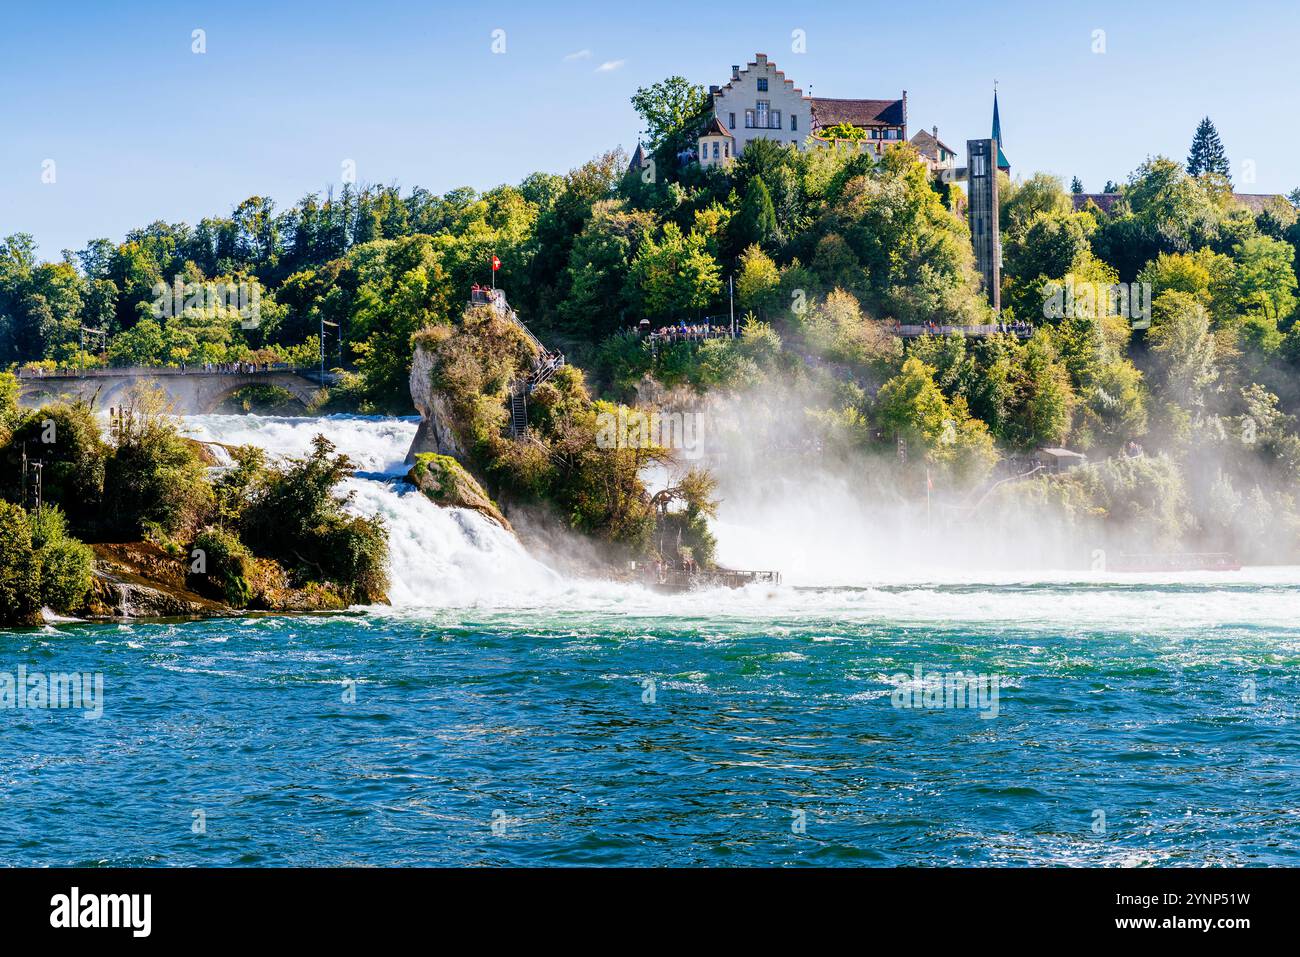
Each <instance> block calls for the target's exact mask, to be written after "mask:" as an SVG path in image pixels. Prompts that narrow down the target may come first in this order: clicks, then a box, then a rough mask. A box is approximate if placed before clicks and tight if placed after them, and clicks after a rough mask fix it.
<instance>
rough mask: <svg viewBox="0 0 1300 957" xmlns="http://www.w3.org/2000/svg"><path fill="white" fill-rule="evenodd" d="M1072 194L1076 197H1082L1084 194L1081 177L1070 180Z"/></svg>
mask: <svg viewBox="0 0 1300 957" xmlns="http://www.w3.org/2000/svg"><path fill="white" fill-rule="evenodd" d="M1070 192H1071V193H1073V194H1074V195H1075V196H1080V195H1082V194H1083V182H1082V181H1081V180H1080V179H1079V177H1077V176H1075V177H1073V178H1072V179H1071V180H1070Z"/></svg>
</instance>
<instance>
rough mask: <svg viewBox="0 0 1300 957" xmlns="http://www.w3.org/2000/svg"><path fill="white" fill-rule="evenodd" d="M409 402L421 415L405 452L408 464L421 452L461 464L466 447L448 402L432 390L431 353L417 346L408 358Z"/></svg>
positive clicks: (445, 397)
mask: <svg viewBox="0 0 1300 957" xmlns="http://www.w3.org/2000/svg"><path fill="white" fill-rule="evenodd" d="M411 402H412V404H414V405H415V408H416V411H418V412H419V413H420V428H419V429H418V430H417V431H416V433H415V441H414V442H412V443H411V450H410V451H409V452H407V453H406V462H407V464H408V465H410V464H413V463H414V462H415V458H416V456H417V455H420V454H421V453H424V452H435V453H437V454H438V455H450V456H453V457H454V458H457V459H460V460H461V461H464V460H465V448H464V446H463V445H462V444H461V441H460V437H459V436H457V435H456V429H455V422H454V418H453V416H452V412H451V403H450V402H449V401H448V399H447V396H446V395H444V394H443V393H442V392H440V391H439V390H437V389H435V388H434V387H433V354H432V353H431V352H430V351H429V350H428V349H426V348H424V347H423V346H421V345H418V344H417V345H416V347H415V355H414V356H413V357H412V359H411Z"/></svg>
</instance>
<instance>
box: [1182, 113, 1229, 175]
mask: <svg viewBox="0 0 1300 957" xmlns="http://www.w3.org/2000/svg"><path fill="white" fill-rule="evenodd" d="M1187 172H1188V173H1190V174H1191V175H1193V176H1205V175H1206V174H1217V175H1219V176H1223V177H1225V178H1227V177H1229V176H1230V175H1231V173H1232V165H1231V164H1230V163H1229V162H1228V154H1227V153H1226V152H1225V151H1224V149H1223V141H1222V140H1221V139H1219V131H1218V130H1217V129H1215V128H1214V124H1213V123H1212V122H1210V118H1209V117H1208V116H1207V117H1206V118H1205V119H1203V120H1201V122H1200V125H1199V126H1197V127H1196V135H1195V136H1193V137H1192V149H1191V152H1190V153H1188V154H1187Z"/></svg>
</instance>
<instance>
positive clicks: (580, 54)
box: [564, 50, 591, 61]
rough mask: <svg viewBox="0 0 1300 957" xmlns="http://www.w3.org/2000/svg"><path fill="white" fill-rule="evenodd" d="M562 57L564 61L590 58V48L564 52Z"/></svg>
mask: <svg viewBox="0 0 1300 957" xmlns="http://www.w3.org/2000/svg"><path fill="white" fill-rule="evenodd" d="M564 59H565V60H566V61H568V60H590V59H591V51H590V50H576V51H574V52H573V53H566V54H565V55H564Z"/></svg>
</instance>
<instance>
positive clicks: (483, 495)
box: [406, 452, 514, 532]
mask: <svg viewBox="0 0 1300 957" xmlns="http://www.w3.org/2000/svg"><path fill="white" fill-rule="evenodd" d="M406 478H407V481H409V482H410V483H411V484H412V485H414V486H416V487H417V488H418V489H419V490H420V491H421V492H423V493H424V494H425V495H426V496H428V498H429V499H430V500H431V501H432V502H434V503H435V504H437V505H443V506H446V507H449V508H468V509H471V510H473V511H475V512H478V513H479V514H480V515H483V516H484V517H486V518H490V519H491V520H492V521H494V522H496V523H497V524H498V525H500V526H501V527H502V528H504V529H505V530H506V531H509V532H513V531H514V529H513V528H511V527H510V523H509V522H508V521H506V517H505V516H504V515H502V514H501V510H500V509H499V508H497V507H496V503H494V502H493V501H492V498H491V497H490V496H489V495H488V493H487V492H485V491H483V486H481V485H479V484H478V482H477V481H475V479H474V476H472V475H470V474H469V472H467V471H465V469H464V467H463V466H462V465H461V464H460V463H459V462H457V461H456V460H455V459H454V458H452V457H451V456H450V455H438V454H437V453H434V452H419V453H416V455H415V464H414V465H413V466H411V471H409V472H408V473H407V474H406Z"/></svg>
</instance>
